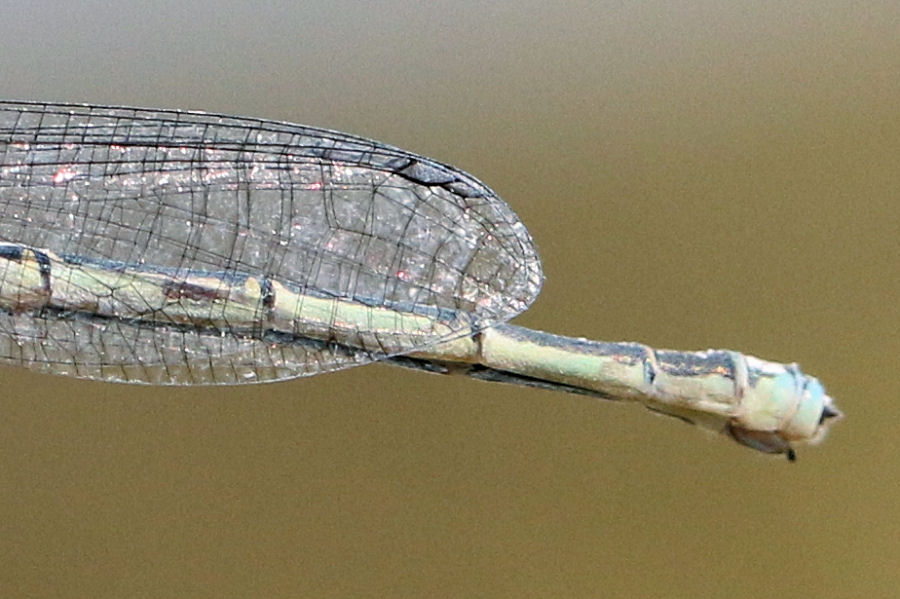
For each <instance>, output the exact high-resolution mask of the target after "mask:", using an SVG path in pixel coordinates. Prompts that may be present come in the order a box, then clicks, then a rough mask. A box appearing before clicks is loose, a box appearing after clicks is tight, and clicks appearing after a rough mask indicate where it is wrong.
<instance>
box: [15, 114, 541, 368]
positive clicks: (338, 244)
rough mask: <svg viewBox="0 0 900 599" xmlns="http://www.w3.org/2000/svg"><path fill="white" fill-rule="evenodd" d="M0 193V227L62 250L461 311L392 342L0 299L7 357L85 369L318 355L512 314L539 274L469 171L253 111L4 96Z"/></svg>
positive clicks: (214, 364) (313, 364) (239, 364)
mask: <svg viewBox="0 0 900 599" xmlns="http://www.w3.org/2000/svg"><path fill="white" fill-rule="evenodd" d="M0 210H2V214H0V241H3V242H8V243H14V244H21V245H23V246H28V247H31V248H37V249H46V250H49V251H52V252H55V253H56V254H59V255H65V256H70V257H75V258H77V257H83V258H84V259H86V260H90V261H92V262H98V263H102V262H103V261H108V262H109V263H110V264H125V265H140V266H141V267H147V268H154V269H159V270H161V271H165V272H168V273H173V276H176V277H177V276H178V275H179V273H181V274H183V275H188V274H190V273H194V272H197V271H204V272H218V273H224V276H225V277H228V276H232V275H233V276H235V277H241V276H254V277H265V278H267V279H269V280H272V281H277V282H278V283H280V284H282V285H284V286H286V287H288V288H290V289H292V290H294V291H295V292H297V293H301V294H303V293H308V294H311V295H314V296H316V297H326V298H335V299H339V300H342V301H343V300H346V301H352V302H358V303H360V304H361V305H367V306H388V307H392V306H402V307H403V309H404V310H407V311H411V312H415V313H423V314H441V313H445V312H444V311H446V313H448V314H450V313H453V314H465V315H466V318H449V319H447V320H446V321H445V322H442V323H441V326H440V327H437V328H436V329H435V331H434V334H432V335H429V334H424V335H423V334H422V331H418V332H417V334H416V335H410V336H409V338H408V339H405V340H404V339H403V338H402V335H400V336H399V341H397V340H396V339H395V343H394V345H393V349H392V350H390V352H386V351H385V350H384V348H383V347H382V346H380V345H379V344H377V343H368V344H367V343H362V344H361V346H359V347H345V346H341V345H337V344H335V343H332V342H329V341H328V336H327V335H326V336H325V338H324V339H320V340H319V341H314V340H304V339H302V335H300V336H298V338H296V339H292V340H291V342H290V343H286V342H285V341H284V339H283V338H279V339H275V340H273V338H272V337H271V336H270V335H267V332H266V331H265V330H260V331H257V332H256V333H255V334H253V335H250V334H247V333H246V332H242V333H241V334H240V335H237V334H235V333H234V332H233V331H230V330H228V329H227V328H223V327H218V326H215V327H206V328H203V327H198V328H195V329H190V328H185V327H180V328H179V327H167V326H164V325H161V324H159V323H148V322H141V321H130V320H124V319H123V320H119V319H110V318H106V319H96V318H91V317H90V315H85V314H65V313H55V314H49V313H46V311H44V312H43V313H25V314H20V313H15V311H13V313H4V314H0V362H3V363H7V364H17V365H23V366H26V367H30V368H35V369H38V370H43V371H49V372H54V373H62V374H72V375H75V376H82V377H86V378H99V379H105V380H123V381H130V382H155V383H170V384H219V383H240V382H255V381H262V380H277V379H282V378H290V377H294V376H302V375H311V374H316V373H319V372H324V371H330V370H335V369H339V368H344V367H347V366H351V365H356V364H361V363H366V362H370V361H372V360H377V359H381V358H383V357H385V356H386V355H388V353H390V354H395V353H405V352H408V351H413V350H416V349H420V348H422V347H425V346H428V345H430V344H433V343H436V342H438V341H440V340H443V339H446V338H450V337H453V336H456V335H461V334H464V333H466V332H468V331H469V330H471V329H480V328H484V327H488V326H491V325H493V324H496V323H499V322H503V321H505V320H508V319H509V318H511V317H512V316H514V315H515V314H517V313H519V312H521V311H522V310H524V309H525V308H526V307H527V306H528V305H529V304H530V303H531V301H532V300H533V299H534V297H535V296H536V295H537V293H538V291H539V289H540V283H541V271H540V263H539V260H538V257H537V254H536V251H535V248H534V245H533V242H532V240H531V237H530V236H529V234H528V232H527V231H526V229H525V227H524V226H523V225H522V224H521V222H520V221H519V220H518V218H517V217H516V215H515V214H514V213H513V212H512V210H510V208H509V207H508V206H507V205H506V204H505V203H504V202H503V201H502V200H500V199H499V198H498V197H497V196H496V195H495V194H494V193H493V192H492V191H491V190H490V189H488V188H487V187H486V186H484V185H483V184H482V183H481V182H479V181H478V180H476V179H474V178H473V177H471V176H470V175H467V174H466V173H463V172H461V171H458V170H456V169H453V168H451V167H448V166H445V165H442V164H439V163H436V162H434V161H431V160H429V159H427V158H423V157H421V156H417V155H414V154H410V153H408V152H404V151H402V150H398V149H396V148H391V147H388V146H384V145H381V144H379V143H377V142H373V141H369V140H365V139H361V138H357V137H353V136H349V135H345V134H341V133H337V132H332V131H325V130H320V129H313V128H308V127H302V126H297V125H292V124H286V123H278V122H270V121H263V120H257V119H243V118H234V117H227V116H219V115H210V114H204V113H190V112H178V111H150V110H140V109H131V108H116V107H98V106H85V105H50V104H37V103H14V102H0ZM0 276H2V274H0ZM303 325H304V323H302V322H298V323H295V329H296V330H297V331H298V332H300V333H302V330H303ZM360 333H361V334H360V335H359V338H360V339H372V338H375V337H377V335H374V334H372V335H369V334H366V333H376V332H375V331H365V330H360ZM426 333H427V332H426ZM395 337H397V335H395Z"/></svg>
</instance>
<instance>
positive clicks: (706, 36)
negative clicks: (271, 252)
mask: <svg viewBox="0 0 900 599" xmlns="http://www.w3.org/2000/svg"><path fill="white" fill-rule="evenodd" d="M276 6H277V4H276V3H271V4H266V5H255V4H254V5H252V7H251V3H247V4H246V5H242V4H238V3H228V2H195V3H191V2H183V1H182V2H145V3H127V5H126V3H120V4H108V3H106V2H79V3H64V2H34V3H16V4H13V3H6V4H5V5H4V7H3V13H2V14H3V17H2V19H0V48H2V52H0V90H2V91H0V95H2V96H4V97H7V98H16V99H44V100H65V101H84V102H94V103H107V104H114V103H115V104H130V105H141V106H153V107H171V108H184V109H189V108H190V109H205V110H211V111H220V112H227V113H235V114H241V115H253V116H261V117H270V118H277V119H284V120H290V121H297V122H302V123H306V124H312V125H318V126H324V127H330V128H334V129H339V130H345V131H349V132H353V133H357V134H361V135H365V136H368V137H373V138H376V139H378V140H381V141H384V142H387V143H391V144H394V145H397V146H400V147H403V148H406V149H409V150H412V151H416V152H419V153H422V154H426V155H429V156H432V157H435V158H437V159H439V160H442V161H445V162H448V163H450V164H454V165H457V166H459V167H461V168H464V169H466V170H468V171H470V172H472V173H474V174H475V175H476V176H478V177H479V178H481V179H482V180H484V181H485V182H486V183H488V184H489V185H491V186H492V187H493V188H495V189H496V190H497V191H498V192H499V193H500V194H501V195H502V196H503V197H504V198H505V199H506V200H507V201H508V202H509V203H510V204H511V205H512V206H513V207H514V209H515V210H516V211H517V212H518V214H519V215H520V216H521V217H522V219H523V220H524V221H525V223H526V224H528V226H529V228H530V230H531V232H532V234H533V235H534V237H535V239H536V241H537V244H538V247H539V249H540V250H541V254H542V257H543V260H544V266H545V272H546V276H547V281H546V284H545V286H544V291H543V294H542V295H541V297H540V299H539V300H538V302H537V303H536V304H535V305H534V306H533V307H532V309H531V310H530V311H529V312H528V313H527V314H525V315H523V317H521V318H520V319H518V321H517V322H519V323H520V324H525V325H527V326H532V327H535V328H541V329H545V330H550V331H553V332H557V333H566V334H575V335H581V336H587V337H592V338H596V339H609V340H624V339H630V340H639V341H643V342H646V343H650V344H653V345H656V346H659V347H674V348H680V349H702V348H706V347H729V348H734V349H740V350H742V351H746V352H748V353H752V354H756V355H759V356H763V357H767V358H771V359H777V360H785V361H793V360H796V361H798V362H800V363H801V364H802V366H803V368H804V370H805V371H807V372H809V373H812V374H815V375H817V376H819V377H821V378H822V380H823V381H824V382H825V384H826V386H827V388H828V390H829V391H830V392H831V394H832V395H834V396H835V397H836V398H837V400H838V404H839V405H840V406H841V407H842V408H843V409H844V410H845V411H846V413H847V419H846V420H845V421H844V422H841V423H839V424H838V425H837V426H836V427H835V430H834V433H833V435H832V436H831V437H830V438H829V439H827V440H826V442H825V443H824V444H823V445H822V446H820V447H816V448H806V447H801V448H800V451H799V462H798V463H796V464H793V465H792V464H788V463H787V462H786V461H784V460H782V459H776V458H766V457H764V456H760V455H757V454H754V453H753V452H751V451H749V450H746V449H743V448H740V447H738V446H736V445H734V444H732V443H729V442H727V441H726V440H724V439H718V438H710V437H707V436H705V435H703V434H701V433H700V432H698V430H697V429H694V428H691V427H688V426H683V425H681V424H679V423H677V422H675V421H671V420H668V419H663V418H658V417H654V416H652V415H650V414H648V413H647V412H646V411H644V410H642V409H640V408H637V407H636V406H628V405H609V404H604V403H601V402H598V401H596V400H592V399H587V398H579V397H569V396H565V395H561V394H553V393H548V392H544V391H537V390H528V389H519V388H512V387H504V386H500V385H488V384H484V383H478V382H476V381H471V380H466V379H461V380H455V379H451V378H441V377H437V376H430V375H426V374H419V373H414V372H407V371H404V370H398V369H393V368H389V367H386V366H371V367H366V368H362V369H357V370H352V371H347V372H343V373H337V374H332V375H325V376H321V377H316V378H314V379H310V380H298V381H294V382H288V383H283V384H277V385H267V386H255V387H240V388H238V387H232V388H204V389H187V388H185V389H164V388H137V387H128V386H116V385H107V384H96V383H89V382H83V381H73V380H66V379H59V378H53V377H43V376H37V375H33V374H29V373H26V372H21V371H18V370H14V369H9V368H5V369H2V371H0V376H2V382H3V385H2V387H3V391H2V394H0V595H2V596H4V597H26V596H27V597H164V596H165V597H358V596H391V597H473V596H480V597H518V598H521V597H596V596H607V597H644V596H666V597H698V596H699V597H703V596H725V595H727V596H729V597H735V598H738V597H754V598H756V597H766V596H797V597H799V596H806V597H809V596H816V597H850V596H853V597H858V596H864V597H892V596H896V589H897V588H898V585H900V568H898V564H900V524H898V522H900V513H898V512H900V509H898V500H900V483H898V469H900V449H898V445H900V441H898V438H900V433H898V430H897V421H898V399H900V398H898V392H897V384H896V383H895V381H896V379H897V374H896V362H897V359H898V355H900V333H898V329H900V326H898V323H900V309H898V296H900V284H898V280H900V243H898V231H900V203H898V198H900V112H898V105H900V36H898V31H900V7H897V6H896V3H883V5H881V4H879V3H870V4H868V5H867V6H866V8H865V10H863V9H860V8H858V4H857V3H853V2H839V1H836V0H827V1H821V2H808V3H792V4H790V5H788V4H786V3H783V2H774V1H772V2H768V1H764V2H755V3H752V7H751V6H750V5H748V6H746V7H745V6H743V4H742V3H738V2H724V3H723V2H711V1H710V2H704V1H690V2H679V3H670V2H662V1H656V2H627V3H623V2H583V3H580V2H579V3H574V2H573V3H568V4H567V5H566V6H554V5H552V3H545V2H494V3H485V4H482V3H475V2H459V1H456V2H431V3H428V4H427V5H424V4H423V5H420V4H419V3H413V2H407V3H404V2H378V3H362V2H360V3H356V2H333V1H329V2H304V3H297V7H292V6H293V5H288V3H284V6H281V7H276Z"/></svg>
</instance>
